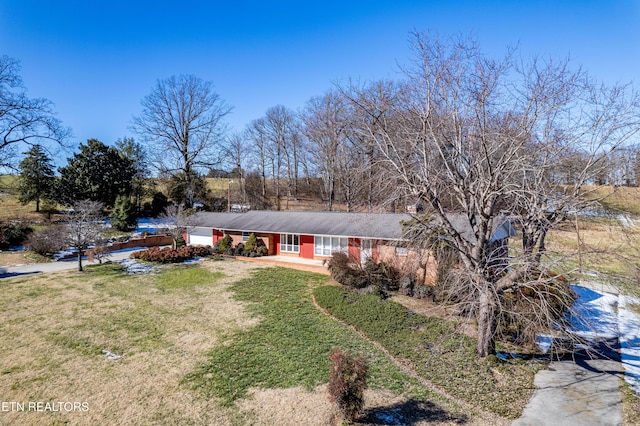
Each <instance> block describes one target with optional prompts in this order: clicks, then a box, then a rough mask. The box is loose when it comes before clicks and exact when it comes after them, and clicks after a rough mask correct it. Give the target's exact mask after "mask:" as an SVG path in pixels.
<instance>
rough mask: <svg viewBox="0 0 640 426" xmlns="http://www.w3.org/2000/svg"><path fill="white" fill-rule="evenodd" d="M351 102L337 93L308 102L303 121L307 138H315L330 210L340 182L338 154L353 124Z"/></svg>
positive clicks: (315, 151) (316, 158)
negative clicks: (348, 110)
mask: <svg viewBox="0 0 640 426" xmlns="http://www.w3.org/2000/svg"><path fill="white" fill-rule="evenodd" d="M347 107H348V105H347V103H346V102H345V99H344V98H343V97H342V96H341V95H340V94H339V93H336V92H328V93H326V94H325V95H324V96H322V97H316V98H312V99H311V100H309V102H307V106H306V109H305V112H304V114H303V117H302V120H303V122H304V125H305V127H304V131H305V135H306V137H307V138H308V139H309V141H311V143H312V145H313V147H314V149H313V151H312V152H313V154H312V155H313V160H314V162H315V164H316V167H317V168H318V172H319V173H320V176H321V178H322V182H323V189H324V197H325V199H326V202H327V210H329V211H331V210H333V203H334V201H335V197H336V181H337V179H338V174H339V173H340V170H341V169H340V165H339V164H338V153H339V151H340V148H341V146H343V145H344V143H345V139H346V132H347V129H348V126H349V122H348V120H347V111H346V109H347Z"/></svg>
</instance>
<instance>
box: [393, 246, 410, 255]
mask: <svg viewBox="0 0 640 426" xmlns="http://www.w3.org/2000/svg"><path fill="white" fill-rule="evenodd" d="M408 253H409V249H408V248H406V247H401V246H396V256H406V255H407V254H408Z"/></svg>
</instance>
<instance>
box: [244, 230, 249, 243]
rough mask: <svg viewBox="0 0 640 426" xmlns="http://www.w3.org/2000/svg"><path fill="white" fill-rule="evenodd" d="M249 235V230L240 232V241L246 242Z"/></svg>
mask: <svg viewBox="0 0 640 426" xmlns="http://www.w3.org/2000/svg"><path fill="white" fill-rule="evenodd" d="M249 235H251V232H242V242H243V243H246V242H247V240H248V239H249Z"/></svg>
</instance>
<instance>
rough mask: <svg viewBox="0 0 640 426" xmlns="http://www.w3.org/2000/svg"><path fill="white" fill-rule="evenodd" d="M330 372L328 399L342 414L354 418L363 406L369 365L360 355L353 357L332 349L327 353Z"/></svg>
mask: <svg viewBox="0 0 640 426" xmlns="http://www.w3.org/2000/svg"><path fill="white" fill-rule="evenodd" d="M329 359H330V360H331V373H330V375H329V384H328V385H327V391H328V392H329V400H330V401H331V402H333V403H335V404H336V405H337V406H338V409H339V410H340V412H341V413H342V416H343V417H344V418H345V419H346V420H348V421H353V420H355V419H356V418H357V417H358V416H359V415H360V414H362V409H363V407H364V390H365V389H366V388H367V374H368V371H369V367H368V365H367V361H366V359H364V357H362V356H357V357H354V356H353V355H352V354H351V353H350V352H342V351H341V350H340V349H334V350H333V351H332V352H331V354H329Z"/></svg>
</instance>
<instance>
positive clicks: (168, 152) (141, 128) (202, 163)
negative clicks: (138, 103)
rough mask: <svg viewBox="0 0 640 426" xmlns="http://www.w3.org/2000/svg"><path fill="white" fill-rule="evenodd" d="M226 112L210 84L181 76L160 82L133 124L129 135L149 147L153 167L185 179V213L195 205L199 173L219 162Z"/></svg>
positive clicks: (143, 104) (225, 107) (147, 97)
mask: <svg viewBox="0 0 640 426" xmlns="http://www.w3.org/2000/svg"><path fill="white" fill-rule="evenodd" d="M230 112H231V108H230V107H229V106H227V105H226V104H225V102H224V101H223V100H222V99H221V98H220V96H219V95H218V94H217V93H216V92H214V91H213V84H212V83H211V82H207V81H203V80H201V79H200V78H198V77H196V76H194V75H180V76H177V77H176V76H172V77H169V78H168V79H165V80H159V81H158V83H157V85H156V87H155V88H154V89H153V90H152V91H151V93H150V94H149V95H147V96H146V97H145V98H144V99H143V100H142V113H141V114H140V115H139V116H137V117H134V118H133V130H134V131H135V132H136V133H138V134H139V135H141V136H142V137H143V140H144V141H146V142H147V143H149V144H151V146H150V147H149V149H148V151H149V152H150V153H154V155H153V163H154V165H155V167H156V168H157V169H158V170H159V171H161V172H168V173H170V174H173V173H177V172H180V173H184V176H185V177H186V180H187V181H186V204H187V207H191V206H192V205H193V200H194V194H193V181H194V179H195V178H196V177H197V174H198V173H199V172H198V170H199V169H201V168H209V167H211V166H213V165H215V164H218V163H219V162H220V160H221V159H220V153H221V145H220V143H221V141H222V138H223V135H224V133H225V126H224V125H223V121H222V120H223V119H224V117H225V116H226V115H227V114H229V113H230Z"/></svg>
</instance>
